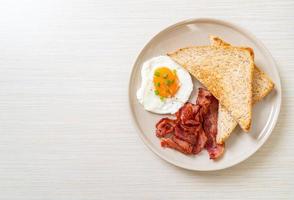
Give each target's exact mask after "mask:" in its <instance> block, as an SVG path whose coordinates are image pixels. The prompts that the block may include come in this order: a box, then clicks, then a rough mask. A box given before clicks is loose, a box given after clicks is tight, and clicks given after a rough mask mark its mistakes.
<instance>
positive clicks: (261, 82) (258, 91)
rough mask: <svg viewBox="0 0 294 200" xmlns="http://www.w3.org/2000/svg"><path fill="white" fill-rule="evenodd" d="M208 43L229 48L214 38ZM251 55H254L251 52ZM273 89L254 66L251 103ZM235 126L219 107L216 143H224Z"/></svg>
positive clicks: (265, 77)
mask: <svg viewBox="0 0 294 200" xmlns="http://www.w3.org/2000/svg"><path fill="white" fill-rule="evenodd" d="M210 43H211V45H213V46H230V44H229V43H227V42H225V41H223V40H222V39H221V38H219V37H216V36H210ZM251 54H252V55H254V53H253V50H252V51H251ZM273 88H274V83H273V82H272V81H271V79H270V78H268V76H267V75H266V74H265V73H264V72H263V71H261V70H260V69H259V68H258V67H257V66H256V65H255V66H254V70H253V80H252V103H253V104H254V103H256V102H258V101H260V100H261V99H263V98H264V97H265V96H266V95H268V94H269V92H270V91H271V90H272V89H273ZM236 126H237V122H236V121H235V120H234V118H233V117H232V116H231V115H230V113H229V112H228V111H227V110H226V109H225V108H224V107H223V106H221V105H219V113H218V132H217V136H216V141H217V143H219V144H222V143H224V141H225V140H226V139H227V138H228V137H229V136H230V134H231V133H232V131H233V130H234V129H235V127H236Z"/></svg>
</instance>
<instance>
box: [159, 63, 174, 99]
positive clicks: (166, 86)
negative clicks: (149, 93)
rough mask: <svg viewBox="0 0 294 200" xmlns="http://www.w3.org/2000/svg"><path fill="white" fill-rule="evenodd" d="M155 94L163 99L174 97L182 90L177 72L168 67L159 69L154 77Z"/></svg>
mask: <svg viewBox="0 0 294 200" xmlns="http://www.w3.org/2000/svg"><path fill="white" fill-rule="evenodd" d="M153 84H154V88H155V90H154V93H155V94H156V95H158V96H160V97H161V98H168V97H173V96H175V94H176V93H177V91H178V89H179V88H180V82H179V79H178V77H177V72H176V70H173V71H171V70H170V69H169V68H168V67H159V68H157V69H156V70H155V72H154V76H153Z"/></svg>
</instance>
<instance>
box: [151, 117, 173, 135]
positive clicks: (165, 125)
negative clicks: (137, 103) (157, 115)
mask: <svg viewBox="0 0 294 200" xmlns="http://www.w3.org/2000/svg"><path fill="white" fill-rule="evenodd" d="M175 126H176V123H175V121H174V120H172V119H169V118H162V119H161V120H160V121H159V122H157V124H156V136H157V137H165V136H166V135H168V134H170V133H172V132H173V131H174V130H175Z"/></svg>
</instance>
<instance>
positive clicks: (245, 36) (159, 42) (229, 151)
mask: <svg viewBox="0 0 294 200" xmlns="http://www.w3.org/2000/svg"><path fill="white" fill-rule="evenodd" d="M209 35H216V36H219V37H221V38H223V39H224V40H225V41H227V42H229V43H231V44H233V45H234V46H249V47H252V48H253V49H254V53H255V64H256V65H257V66H258V67H259V68H260V69H262V70H263V71H265V72H266V73H267V74H268V76H269V77H271V79H272V80H273V82H274V83H275V89H274V90H273V91H272V92H271V93H270V94H269V95H268V96H267V97H266V98H264V99H263V100H262V101H261V102H259V103H257V104H256V105H255V106H254V108H253V120H252V128H251V131H250V132H249V133H244V132H243V131H242V130H241V129H240V128H236V129H235V131H234V132H233V133H232V135H231V137H230V138H229V139H228V140H227V142H226V149H225V153H224V155H223V157H221V158H220V159H219V160H217V161H214V160H210V159H209V157H208V154H207V152H206V151H205V150H203V151H202V152H201V153H200V154H199V155H193V156H187V155H184V154H182V153H180V152H177V151H175V150H173V149H169V148H165V149H164V148H162V147H161V146H160V140H159V139H158V138H157V137H156V136H155V124H156V122H157V121H158V120H159V119H161V118H162V117H164V116H163V115H158V114H153V113H150V112H148V111H146V110H144V109H143V106H142V105H140V104H139V102H138V101H137V99H136V91H137V89H138V88H139V86H140V84H141V75H140V71H141V67H142V64H143V63H144V62H145V61H146V60H148V59H150V58H152V57H154V56H159V55H165V54H166V53H167V52H172V51H175V50H176V49H178V48H182V47H186V46H192V45H209V39H208V36H209ZM198 84H199V83H198V81H197V80H194V90H195V89H197V86H198ZM191 98H193V94H192V96H191ZM194 98H195V97H194ZM129 104H130V110H131V115H132V117H133V121H134V124H135V126H136V127H137V129H138V132H139V134H140V136H141V138H142V139H143V141H144V143H145V144H146V145H147V146H148V147H149V148H150V149H151V150H152V151H153V152H154V153H156V154H157V155H158V156H159V157H161V158H162V159H164V160H166V161H167V162H169V163H172V164H174V165H176V166H178V167H182V168H185V169H190V170H197V171H212V170H219V169H224V168H227V167H230V166H233V165H236V164H238V163H240V162H241V161H243V160H245V159H247V158H248V157H249V156H251V155H252V154H254V153H255V152H256V151H257V150H258V149H259V148H260V147H261V146H262V145H263V144H264V142H265V141H266V140H267V138H268V137H269V136H270V134H271V132H272V130H273V128H274V126H275V124H276V121H277V119H278V115H279V112H280V106H281V84H280V77H279V74H278V71H277V67H276V64H275V61H274V59H273V57H272V56H271V54H270V53H269V51H268V50H267V49H266V48H265V46H264V45H263V44H262V43H261V42H260V41H259V40H258V39H257V38H256V37H254V36H253V35H252V34H251V33H249V32H248V31H245V30H244V29H242V28H240V27H238V26H236V25H233V24H231V23H228V22H224V21H220V20H215V19H192V20H186V21H183V22H179V23H177V24H175V25H172V26H170V27H168V28H166V29H164V30H163V31H161V32H160V33H158V34H157V35H156V36H155V37H153V38H152V39H151V40H150V42H149V43H148V44H147V45H146V46H145V47H144V49H143V50H142V51H141V53H140V54H139V56H138V58H137V60H136V62H135V65H134V67H133V70H132V73H131V77H130V82H129Z"/></svg>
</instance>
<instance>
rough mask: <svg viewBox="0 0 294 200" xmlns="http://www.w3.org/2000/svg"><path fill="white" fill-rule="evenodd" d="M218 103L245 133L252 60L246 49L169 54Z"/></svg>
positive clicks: (219, 48) (200, 48)
mask: <svg viewBox="0 0 294 200" xmlns="http://www.w3.org/2000/svg"><path fill="white" fill-rule="evenodd" d="M168 56H170V57H171V58H172V59H173V60H174V61H175V62H177V63H179V64H180V65H182V66H183V67H184V68H186V69H187V70H188V71H189V72H190V73H191V74H192V75H193V76H194V77H195V78H196V79H197V80H199V81H200V82H201V83H202V84H203V85H204V86H205V87H207V89H208V90H209V91H210V92H211V93H212V94H213V95H214V96H215V97H216V98H217V99H218V100H219V102H220V104H221V105H222V106H223V107H224V108H225V109H226V110H227V111H228V112H229V114H230V115H231V116H232V117H233V118H234V120H235V121H237V122H238V123H239V125H240V127H241V128H242V129H243V130H244V131H249V129H250V126H251V118H252V78H253V77H252V76H253V68H254V61H253V56H252V55H251V52H250V50H249V49H247V48H242V47H232V46H229V45H228V46H195V47H187V48H183V49H179V50H177V51H175V52H173V53H169V54H168Z"/></svg>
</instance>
